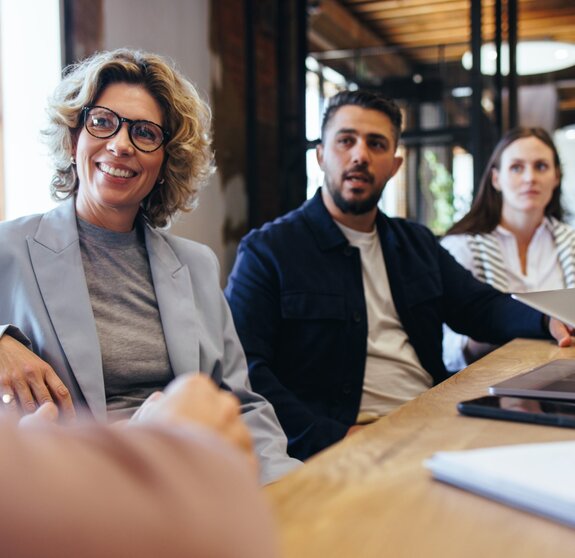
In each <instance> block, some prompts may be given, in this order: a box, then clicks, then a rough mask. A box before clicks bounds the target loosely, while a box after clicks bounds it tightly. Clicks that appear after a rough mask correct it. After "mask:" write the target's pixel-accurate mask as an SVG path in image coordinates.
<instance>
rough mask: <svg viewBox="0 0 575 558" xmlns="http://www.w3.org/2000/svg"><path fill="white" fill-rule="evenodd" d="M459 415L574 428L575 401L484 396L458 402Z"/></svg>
mask: <svg viewBox="0 0 575 558" xmlns="http://www.w3.org/2000/svg"><path fill="white" fill-rule="evenodd" d="M457 410H458V411H459V412H460V413H461V414H462V415H469V416H474V417H483V418H493V419H502V420H514V421H517V422H531V423H535V424H547V425H551V426H566V427H570V428H575V402H571V401H558V400H555V399H531V398H522V397H506V396H501V397H498V396H495V395H487V396H485V397H479V398H478V399H471V400H469V401H461V402H460V403H458V405H457Z"/></svg>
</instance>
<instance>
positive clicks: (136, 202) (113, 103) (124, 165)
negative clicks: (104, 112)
mask: <svg viewBox="0 0 575 558" xmlns="http://www.w3.org/2000/svg"><path fill="white" fill-rule="evenodd" d="M94 105H99V106H103V107H106V108H109V109H111V110H113V111H114V112H116V113H117V114H119V115H120V116H123V117H124V118H129V119H131V120H149V121H151V122H154V123H156V124H159V125H160V126H162V125H163V114H162V109H161V108H160V105H159V104H158V102H157V101H156V100H155V99H154V98H153V97H152V96H151V95H150V93H148V91H147V90H146V89H145V88H144V87H142V86H140V85H134V84H128V83H113V84H111V85H108V86H107V87H106V88H105V89H104V90H103V91H102V94H101V95H100V96H99V97H98V98H97V99H96V100H95V102H94ZM75 159H76V169H77V172H78V182H79V187H78V195H77V199H76V211H77V212H78V215H79V216H80V217H81V218H82V219H84V220H86V221H88V222H89V223H92V224H94V225H97V226H100V227H104V228H108V229H111V230H117V231H121V232H122V231H123V232H125V231H129V230H131V228H132V227H133V224H134V219H135V217H136V215H137V213H138V210H139V207H140V203H141V201H142V200H143V199H144V198H145V197H146V196H147V195H148V194H149V193H150V191H151V190H152V188H153V187H154V185H155V184H156V182H157V181H158V178H160V176H159V175H160V171H161V168H162V164H163V162H164V147H163V146H162V147H160V149H158V150H157V151H154V152H152V153H143V152H142V151H139V150H138V149H136V148H135V147H134V145H133V144H132V142H131V141H130V137H129V135H128V125H127V124H126V123H123V124H122V127H121V128H120V130H119V131H118V133H117V134H116V135H114V136H113V137H111V138H107V139H100V138H95V137H94V136H92V135H90V134H89V133H88V132H87V131H86V129H85V128H84V127H83V126H82V129H81V131H80V132H79V134H78V137H77V140H76V148H75Z"/></svg>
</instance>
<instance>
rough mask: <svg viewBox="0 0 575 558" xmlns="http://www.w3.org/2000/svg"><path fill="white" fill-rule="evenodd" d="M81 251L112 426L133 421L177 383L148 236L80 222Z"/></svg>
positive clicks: (134, 231) (134, 230)
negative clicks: (147, 401) (138, 410)
mask: <svg viewBox="0 0 575 558" xmlns="http://www.w3.org/2000/svg"><path fill="white" fill-rule="evenodd" d="M78 233H79V235H80V250H81V253H82V263H83V265H84V272H85V275H86V281H87V283H88V291H89V293H90V301H91V303H92V310H93V312H94V318H95V320H96V329H97V331H98V337H99V339H100V349H101V352H102V365H103V369H104V386H105V389H106V404H107V408H108V416H109V419H110V420H111V421H115V420H119V419H121V418H127V417H129V416H131V414H132V413H133V412H134V411H135V410H136V408H137V407H139V406H140V405H141V404H142V402H143V401H144V400H145V399H146V397H148V395H150V394H151V393H152V392H154V391H157V390H161V389H163V388H164V387H165V385H166V384H167V383H168V382H169V381H170V380H171V379H172V378H173V377H174V374H173V372H172V367H171V365H170V360H169V356H168V351H167V348H166V342H165V339H164V332H163V329H162V322H161V318H160V313H159V310H158V303H157V300H156V293H155V291H154V284H153V281H152V274H151V270H150V263H149V261H148V254H147V252H146V246H145V242H144V233H143V231H142V230H141V228H139V227H135V228H134V229H133V230H132V231H130V232H128V233H118V232H114V231H110V230H108V229H103V228H100V227H97V226H95V225H92V224H90V223H88V222H86V221H83V220H82V219H80V218H78Z"/></svg>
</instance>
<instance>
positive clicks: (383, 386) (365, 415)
mask: <svg viewBox="0 0 575 558" xmlns="http://www.w3.org/2000/svg"><path fill="white" fill-rule="evenodd" d="M337 225H338V226H339V228H340V229H341V231H342V232H343V234H344V235H345V237H346V238H347V239H348V241H349V243H350V244H351V245H352V246H355V247H356V248H359V250H360V253H361V267H362V275H363V290H364V294H365V303H366V307H367V323H368V337H367V359H366V364H365V377H364V380H363V392H362V397H361V404H360V409H359V415H358V422H369V421H370V420H375V419H376V418H377V417H380V416H382V415H386V414H388V413H389V412H391V411H392V410H394V409H395V408H397V407H399V405H401V404H403V403H405V402H407V401H410V400H411V399H413V398H415V397H417V396H418V395H419V394H421V393H423V392H424V391H426V390H427V389H429V388H430V387H431V386H432V385H433V380H432V378H431V376H430V374H428V373H427V372H426V371H425V370H424V369H423V367H422V366H421V363H420V362H419V359H418V357H417V354H416V353H415V350H414V348H413V346H412V345H411V343H410V342H409V338H408V337H407V334H406V333H405V331H404V329H403V325H402V323H401V321H400V320H399V316H398V315H397V311H396V309H395V304H394V302H393V298H392V296H391V290H390V287H389V279H388V277H387V270H386V268H385V262H384V260H383V252H382V248H381V243H380V242H379V236H378V235H377V231H376V230H375V229H374V230H373V231H372V232H369V233H363V232H359V231H356V230H353V229H350V228H348V227H345V226H343V225H342V224H340V223H337Z"/></svg>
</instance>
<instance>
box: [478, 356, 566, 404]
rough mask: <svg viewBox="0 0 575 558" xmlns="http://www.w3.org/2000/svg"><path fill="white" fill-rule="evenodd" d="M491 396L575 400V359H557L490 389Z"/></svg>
mask: <svg viewBox="0 0 575 558" xmlns="http://www.w3.org/2000/svg"><path fill="white" fill-rule="evenodd" d="M489 393H490V394H491V395H515V396H518V397H547V398H549V399H569V400H575V359H557V360H552V361H550V362H548V363H547V364H543V365H542V366H538V367H537V368H534V369H533V370H530V371H529V372H525V373H524V374H519V375H518V376H513V377H512V378H509V379H507V380H504V381H503V382H499V383H498V384H495V385H493V386H491V387H490V388H489Z"/></svg>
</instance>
